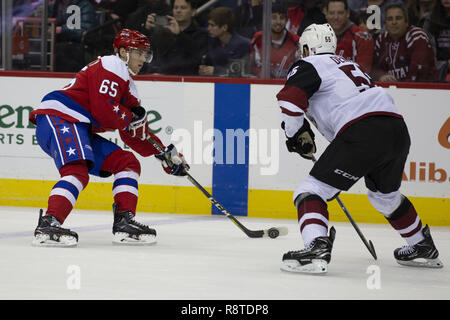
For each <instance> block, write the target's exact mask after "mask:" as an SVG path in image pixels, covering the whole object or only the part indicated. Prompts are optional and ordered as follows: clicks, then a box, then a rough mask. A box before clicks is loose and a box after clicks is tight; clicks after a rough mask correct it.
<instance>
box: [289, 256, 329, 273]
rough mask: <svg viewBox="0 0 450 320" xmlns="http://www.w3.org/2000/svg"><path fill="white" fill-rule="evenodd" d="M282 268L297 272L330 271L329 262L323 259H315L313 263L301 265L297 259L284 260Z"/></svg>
mask: <svg viewBox="0 0 450 320" xmlns="http://www.w3.org/2000/svg"><path fill="white" fill-rule="evenodd" d="M281 270H283V271H288V272H296V273H309V274H324V273H327V271H328V263H327V262H326V261H325V260H322V259H313V260H311V263H308V264H305V265H301V264H300V262H298V261H297V260H284V261H283V262H282V264H281Z"/></svg>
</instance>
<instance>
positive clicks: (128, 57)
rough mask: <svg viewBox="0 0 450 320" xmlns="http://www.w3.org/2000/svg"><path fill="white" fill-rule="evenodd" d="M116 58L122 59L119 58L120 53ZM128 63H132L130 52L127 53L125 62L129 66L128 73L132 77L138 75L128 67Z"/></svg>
mask: <svg viewBox="0 0 450 320" xmlns="http://www.w3.org/2000/svg"><path fill="white" fill-rule="evenodd" d="M116 56H118V57H119V58H120V56H119V54H118V53H116ZM120 59H121V58H120ZM128 61H130V54H129V52H128V51H127V61H125V63H126V65H127V68H128V72H129V73H131V75H133V76H135V75H137V73H136V72H134V71H133V70H131V69H130V67H129V66H128Z"/></svg>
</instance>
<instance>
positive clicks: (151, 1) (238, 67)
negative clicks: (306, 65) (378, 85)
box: [49, 0, 450, 82]
mask: <svg viewBox="0 0 450 320" xmlns="http://www.w3.org/2000/svg"><path fill="white" fill-rule="evenodd" d="M52 2H53V4H52V5H51V6H50V8H49V10H50V11H49V17H55V18H57V19H58V26H57V29H56V30H57V32H56V33H57V39H56V40H57V46H56V48H57V52H56V56H57V68H56V71H70V72H74V71H77V70H78V69H79V68H81V67H82V66H83V65H84V64H86V63H88V62H90V60H91V59H95V58H96V56H97V55H103V54H108V53H112V48H109V47H108V45H106V44H107V43H108V44H110V43H111V40H110V39H111V38H112V37H114V35H115V34H116V33H117V32H118V31H119V30H120V29H121V28H129V29H135V30H139V31H141V32H142V33H144V34H145V35H146V36H147V37H148V38H149V40H150V42H151V44H152V48H153V54H154V59H153V61H152V62H151V63H150V64H148V65H146V66H145V68H144V69H143V70H142V71H141V74H167V75H194V76H195V75H197V76H241V77H261V69H262V61H263V51H264V50H263V48H262V43H263V33H262V29H263V2H264V1H263V0H219V1H218V2H216V3H215V4H214V5H212V6H210V7H208V8H207V9H205V10H202V11H201V12H198V11H197V9H199V8H200V7H201V6H203V5H205V3H208V2H209V0H53V1H52ZM73 4H77V5H79V7H80V9H81V17H82V19H81V29H78V30H76V31H74V30H69V29H67V28H66V27H65V26H64V22H65V21H66V20H65V19H67V16H68V13H67V10H66V8H67V7H68V6H70V5H73ZM65 10H66V11H65ZM100 14H101V15H100ZM99 16H102V17H103V18H102V20H101V21H99V18H98V17H99ZM311 23H329V24H330V25H331V26H332V28H333V29H334V31H335V33H336V36H337V38H338V45H337V50H336V54H338V55H341V56H343V57H344V58H346V59H351V60H353V61H356V62H357V63H358V64H359V65H360V66H361V69H362V70H363V71H364V72H365V73H367V74H368V75H370V76H371V77H372V78H373V79H374V80H376V81H388V82H395V81H418V82H450V0H274V1H273V2H272V15H271V28H270V32H271V35H270V39H271V49H270V50H271V51H270V52H271V53H270V77H271V78H284V77H285V76H286V74H287V72H288V70H289V67H290V65H291V64H292V63H293V62H294V61H295V60H297V59H299V58H300V57H299V56H298V53H297V46H298V40H299V37H300V36H301V34H302V32H303V30H305V28H306V27H307V26H308V25H310V24H311ZM101 39H105V41H102V40H101ZM80 48H81V50H82V54H78V52H79V50H80ZM74 53H77V54H74ZM58 56H59V58H58ZM76 57H78V61H72V60H74V59H76ZM64 59H66V61H63V60H64Z"/></svg>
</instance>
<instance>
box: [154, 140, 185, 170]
mask: <svg viewBox="0 0 450 320" xmlns="http://www.w3.org/2000/svg"><path fill="white" fill-rule="evenodd" d="M155 157H156V158H157V159H158V160H160V161H161V164H162V166H163V169H164V171H165V172H166V173H168V174H171V175H174V176H185V175H186V171H188V170H189V169H190V167H189V165H188V164H187V163H186V160H184V157H183V154H182V153H179V152H178V151H177V148H175V146H174V145H173V144H170V145H168V146H167V147H166V149H165V150H164V152H161V153H159V154H155Z"/></svg>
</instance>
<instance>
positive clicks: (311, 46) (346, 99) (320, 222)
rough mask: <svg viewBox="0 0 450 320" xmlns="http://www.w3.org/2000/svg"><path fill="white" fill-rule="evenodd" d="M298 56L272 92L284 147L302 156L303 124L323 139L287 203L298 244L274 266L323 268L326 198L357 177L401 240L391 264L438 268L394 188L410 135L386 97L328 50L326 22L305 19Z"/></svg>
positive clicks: (327, 250) (309, 145)
mask: <svg viewBox="0 0 450 320" xmlns="http://www.w3.org/2000/svg"><path fill="white" fill-rule="evenodd" d="M299 50H301V51H302V52H301V56H302V57H303V59H301V60H299V61H297V62H296V63H294V64H293V66H292V67H291V70H290V72H289V74H288V76H287V80H286V83H285V86H284V87H283V89H282V90H281V91H280V92H279V93H278V94H277V99H278V104H279V107H280V108H281V116H282V128H283V129H284V131H285V134H286V138H287V141H286V146H287V149H288V151H290V152H296V153H298V154H299V155H300V156H302V157H303V158H306V159H313V154H314V153H315V152H316V145H315V142H314V132H313V131H312V130H311V127H310V124H309V121H310V122H312V123H313V124H314V125H315V126H316V128H317V130H318V131H319V132H320V133H321V134H322V135H323V136H324V137H325V138H326V139H327V140H328V141H329V142H330V144H329V146H328V147H327V148H326V150H325V151H324V152H323V153H322V155H321V156H320V158H319V159H318V160H317V161H316V162H315V164H314V166H313V168H312V170H311V171H310V174H309V175H308V177H307V178H306V180H305V181H303V182H302V183H300V184H299V186H298V187H297V189H296V190H295V192H294V196H293V200H294V204H295V206H296V208H297V212H298V221H299V227H300V232H301V235H302V238H303V241H304V244H305V248H304V249H303V250H299V251H289V252H288V253H286V254H284V256H283V259H282V260H283V262H282V267H281V268H282V269H283V270H286V271H292V272H311V273H324V272H327V269H328V263H329V262H330V260H331V250H332V247H333V241H334V238H335V233H336V231H335V229H334V228H333V227H332V228H331V229H330V233H329V235H328V236H327V231H328V222H329V216H328V210H327V201H331V200H332V199H334V198H335V197H336V196H337V195H338V194H339V192H340V191H342V190H345V191H347V190H348V189H349V188H350V187H351V186H353V185H354V184H355V183H356V181H358V180H359V179H361V178H364V181H365V184H366V187H367V188H368V189H369V190H368V198H369V201H370V203H371V204H372V205H373V206H374V207H375V208H376V209H377V210H378V211H379V212H380V213H382V214H383V215H384V216H385V217H386V219H387V221H388V222H389V223H390V224H391V226H392V227H393V228H394V229H395V230H397V231H398V232H399V234H400V236H401V237H402V238H403V239H404V240H405V241H406V243H407V245H406V246H404V247H402V248H398V249H396V250H395V251H394V257H395V259H396V260H397V262H398V263H400V264H403V265H411V266H423V267H434V268H439V267H442V263H441V261H440V260H439V258H438V255H439V253H438V251H437V249H436V247H435V245H434V243H433V240H432V238H431V234H430V229H429V227H428V226H425V227H423V226H422V221H421V220H420V218H419V216H418V215H417V213H416V210H415V208H414V206H413V204H412V203H411V202H410V201H409V200H408V198H407V197H405V196H404V195H402V194H401V193H400V191H399V188H400V184H401V181H402V173H403V168H404V165H405V162H406V159H407V156H408V152H409V147H410V137H409V133H408V129H407V127H406V124H405V122H404V120H403V117H402V115H401V113H400V112H399V111H398V110H397V108H396V107H395V105H394V101H393V99H392V97H391V96H390V95H389V94H388V93H387V91H386V90H384V89H383V88H381V87H377V86H376V85H375V84H374V83H373V82H372V80H371V79H370V77H369V76H368V75H367V74H366V73H365V72H363V71H362V70H361V69H360V67H359V65H358V64H356V63H354V62H353V61H350V60H346V59H344V58H343V57H341V56H338V55H335V50H336V36H335V34H334V31H333V29H332V28H331V26H330V25H329V24H323V25H317V24H312V25H310V26H309V27H308V28H306V29H305V31H304V32H303V34H302V36H301V37H300V42H299Z"/></svg>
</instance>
